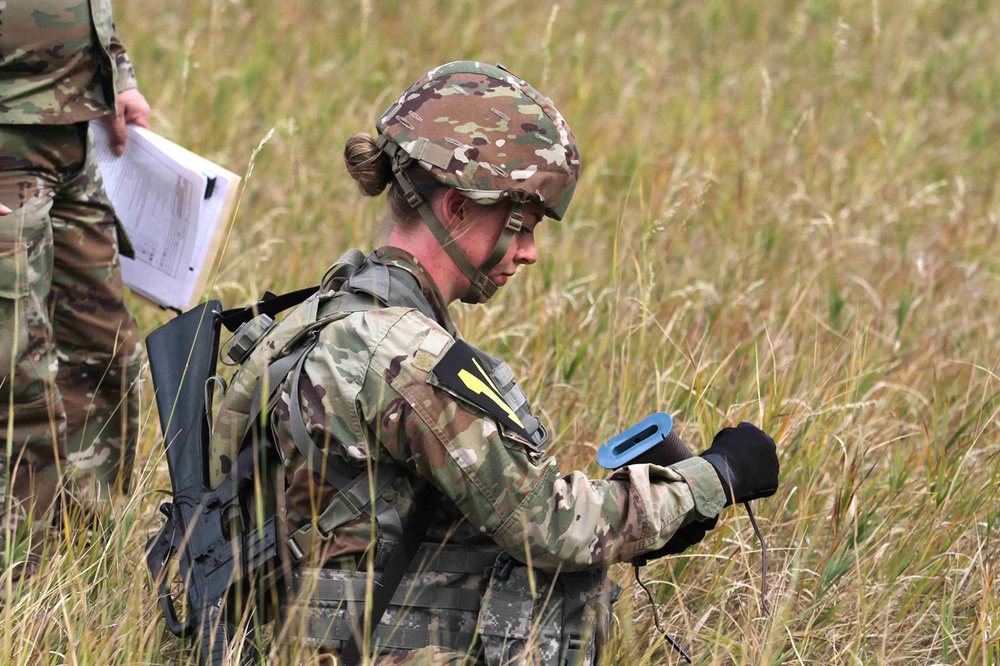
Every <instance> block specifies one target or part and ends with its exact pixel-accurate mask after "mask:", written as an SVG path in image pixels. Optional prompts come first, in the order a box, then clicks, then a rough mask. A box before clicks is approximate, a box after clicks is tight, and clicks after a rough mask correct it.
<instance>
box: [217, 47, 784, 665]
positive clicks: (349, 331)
mask: <svg viewBox="0 0 1000 666" xmlns="http://www.w3.org/2000/svg"><path fill="white" fill-rule="evenodd" d="M377 130H378V137H377V138H376V139H373V138H371V137H370V136H368V135H366V134H359V135H355V136H354V137H352V138H351V139H350V140H349V141H348V143H347V146H346V149H345V158H346V162H347V167H348V171H349V172H350V174H351V175H352V177H353V178H354V179H355V180H356V181H357V182H358V184H359V186H360V188H361V190H362V191H363V192H364V193H365V194H367V195H370V196H376V195H378V194H380V193H381V192H382V191H383V190H384V189H385V188H386V187H389V192H388V199H389V201H388V207H389V216H390V218H391V222H392V225H393V226H392V230H391V233H390V235H389V238H388V243H387V245H386V246H384V247H382V248H380V249H378V250H376V251H375V252H374V253H372V254H371V255H369V256H368V257H363V255H361V254H360V253H358V252H357V251H353V252H352V253H348V255H345V257H344V258H343V259H342V260H341V262H339V263H338V264H337V265H335V267H334V268H333V269H331V271H332V272H331V273H329V276H330V277H329V279H327V280H326V281H325V284H324V286H323V287H322V288H321V289H320V291H319V293H318V294H317V295H316V296H314V297H312V298H310V299H309V300H307V301H306V302H305V303H303V304H302V305H301V306H299V307H298V308H297V309H296V310H294V311H293V312H292V313H290V314H289V316H288V317H286V319H285V320H284V321H283V322H282V323H281V324H280V325H278V326H276V327H274V328H272V329H271V330H270V332H269V333H267V335H266V336H265V337H264V338H263V339H262V341H261V342H260V343H259V344H258V345H257V346H256V348H255V350H254V352H253V355H252V356H251V357H250V359H249V360H248V361H247V362H246V363H245V364H244V366H243V368H242V369H241V371H240V372H239V373H238V374H237V376H236V378H235V379H234V386H233V388H232V389H231V390H230V391H229V392H228V394H227V396H226V398H225V401H224V402H223V404H222V407H221V410H220V414H219V415H218V417H217V419H216V423H215V427H214V433H213V442H214V443H215V445H216V446H221V447H222V448H223V449H225V448H226V447H228V448H229V450H230V453H229V454H228V455H224V456H220V457H221V458H226V459H229V460H231V459H232V457H231V455H232V449H233V448H234V447H235V446H237V445H238V443H239V442H242V441H245V439H244V437H245V436H253V437H254V438H257V437H260V438H266V439H269V440H270V441H272V442H274V444H275V445H276V446H277V448H278V449H279V451H280V454H281V458H282V461H283V469H284V482H285V484H286V488H285V491H284V493H283V499H284V507H283V508H282V512H283V515H284V520H285V525H286V526H287V529H288V530H289V533H290V534H291V538H290V539H289V541H288V543H289V546H290V550H291V553H292V556H293V557H294V558H295V559H297V560H298V564H297V566H296V567H295V574H294V577H293V578H294V581H295V586H294V588H295V589H294V590H293V595H292V596H293V597H295V598H294V599H292V600H290V602H289V605H288V607H287V608H286V617H287V619H288V622H287V623H286V628H287V630H288V631H289V632H290V633H293V634H298V635H300V636H301V635H305V637H306V639H307V640H309V641H311V642H313V643H316V642H319V643H322V644H324V645H326V646H328V647H333V648H338V649H343V650H344V651H345V654H344V656H345V657H346V659H345V661H346V662H347V663H351V662H352V661H353V660H354V659H356V657H357V654H358V652H359V651H360V649H359V647H358V646H357V645H356V642H357V641H355V644H352V641H351V637H352V634H353V635H354V637H355V639H360V642H361V645H362V646H364V645H368V643H367V641H368V634H367V632H362V631H359V628H361V627H367V626H368V624H367V623H368V622H369V621H371V620H368V619H366V618H364V617H363V615H362V614H361V613H360V610H361V607H360V606H361V604H362V603H363V601H364V599H365V591H366V586H368V587H370V578H371V576H373V575H375V576H382V577H381V578H379V579H378V580H379V585H378V586H376V589H379V588H385V587H394V585H392V584H389V583H387V581H389V580H391V579H392V578H393V574H392V573H390V571H394V572H396V573H397V575H396V577H397V578H398V575H401V574H399V570H400V568H401V567H402V568H404V569H405V568H406V566H407V564H410V567H411V569H412V570H413V571H414V573H412V574H407V576H406V578H405V582H404V584H403V585H402V586H401V587H400V588H399V590H398V591H397V593H396V596H395V597H394V599H393V606H392V607H390V608H389V612H387V613H386V614H385V615H384V616H383V615H382V612H381V608H379V603H378V600H377V599H376V602H375V603H374V604H372V603H369V605H368V609H369V611H370V610H371V607H372V606H373V605H374V606H375V608H376V610H375V611H374V613H373V616H374V617H375V618H379V617H381V618H382V626H381V628H379V629H378V631H377V632H376V633H375V636H374V638H373V639H372V643H371V645H369V647H368V648H365V650H364V651H365V652H368V651H369V649H373V650H376V651H377V652H378V653H379V654H387V653H391V652H392V651H393V650H395V651H396V653H395V654H390V655H389V656H387V657H383V658H384V659H392V660H394V661H397V662H398V661H403V660H405V661H410V660H420V661H421V663H459V662H462V661H463V660H464V659H480V660H485V662H486V663H507V661H508V660H510V659H515V660H518V659H521V660H524V659H528V657H529V655H530V657H531V658H532V659H537V660H539V662H541V663H546V664H549V663H551V664H562V663H574V664H575V663H594V659H595V657H594V655H595V654H596V653H597V652H599V646H597V644H596V641H595V638H594V637H595V634H597V633H599V631H598V630H599V629H600V628H601V625H604V624H606V622H607V616H606V615H602V614H601V613H600V612H599V609H600V606H599V605H598V604H596V603H594V602H595V601H597V600H599V599H600V595H601V590H602V584H603V583H604V581H605V576H604V573H603V572H604V570H605V569H606V568H607V567H608V566H609V565H611V564H614V563H616V562H627V561H631V560H633V559H634V558H637V557H638V556H641V555H643V554H647V553H651V552H654V551H657V550H659V549H664V548H665V549H666V551H664V552H679V551H680V550H682V549H683V548H684V547H686V546H687V545H690V544H691V543H694V542H695V541H697V540H699V539H700V538H701V536H703V535H704V532H705V529H706V524H705V523H706V521H708V522H709V523H710V524H714V520H715V519H716V517H717V515H718V513H719V511H720V510H721V509H722V507H723V506H725V505H727V504H729V503H731V502H733V501H737V502H739V501H744V500H746V499H749V498H751V497H759V496H767V495H770V494H773V493H774V491H775V490H776V488H777V472H778V461H777V457H776V454H775V446H774V442H773V441H772V440H771V439H770V438H769V437H768V436H767V435H765V434H764V433H763V432H761V431H760V430H758V429H757V428H755V427H753V426H751V425H749V424H741V426H740V427H738V428H727V429H726V430H724V431H723V432H721V433H720V434H719V436H717V437H716V440H715V442H714V443H713V446H712V448H711V449H709V451H707V452H706V454H705V456H706V457H694V458H690V459H687V460H684V461H682V462H679V463H677V464H675V465H673V466H671V467H660V466H656V465H631V466H627V467H624V468H622V469H620V470H618V471H617V472H615V473H614V474H612V475H611V477H610V478H608V479H606V480H594V479H589V478H587V477H586V476H584V475H583V474H582V473H579V472H573V473H570V474H564V473H563V472H561V471H560V470H559V467H558V465H557V463H556V461H555V460H553V459H552V458H550V457H548V456H546V454H545V449H546V444H547V439H548V436H547V433H546V430H545V428H544V427H543V426H542V424H541V423H540V422H539V420H538V419H537V418H536V417H535V416H534V415H533V414H532V411H531V408H530V405H529V404H528V402H527V400H526V399H525V397H524V395H523V393H522V392H521V391H520V389H519V388H518V386H517V384H516V383H515V382H514V381H513V378H512V376H511V374H510V371H509V369H508V368H507V366H506V365H505V364H504V363H502V362H501V361H499V360H497V359H494V358H492V357H490V356H488V355H486V354H485V353H483V352H481V351H479V350H478V349H476V348H474V347H472V346H471V345H469V344H468V343H466V342H465V341H464V340H462V339H461V337H460V335H459V333H458V331H457V330H456V328H455V325H454V323H453V321H452V319H451V317H450V316H449V314H448V309H447V306H448V304H449V303H451V302H452V301H455V300H462V301H464V302H467V303H479V302H485V301H486V300H487V299H489V298H490V297H492V296H493V295H494V294H495V293H496V291H497V290H498V289H499V288H501V287H503V286H504V285H505V284H506V283H507V282H508V281H509V280H510V279H511V278H512V277H513V276H514V275H515V273H516V272H517V270H518V269H519V268H521V267H522V266H528V265H530V264H533V263H535V261H536V260H537V257H538V253H537V248H536V247H535V243H534V238H533V231H534V229H535V227H536V226H537V225H538V224H539V222H540V221H541V218H542V217H543V216H546V215H547V216H549V217H553V218H555V219H561V218H562V216H563V215H564V214H565V212H566V208H567V206H568V205H569V202H570V199H571V198H572V195H573V190H574V188H575V186H576V182H577V179H578V175H579V171H580V161H579V155H578V152H577V147H576V143H575V140H574V137H573V133H572V132H571V131H570V129H569V126H568V125H567V124H566V122H565V121H564V120H563V118H562V116H561V115H560V114H559V112H558V111H557V110H556V109H555V107H554V106H553V105H552V103H551V102H550V101H549V100H548V99H547V98H546V97H544V96H542V95H541V94H540V93H539V92H538V91H537V90H535V89H534V88H533V87H531V86H530V85H528V84H527V83H526V82H524V81H523V80H521V79H519V78H518V77H516V76H514V75H512V74H511V73H509V72H508V71H507V70H505V69H503V68H502V67H500V66H497V67H490V66H486V65H483V64H481V63H476V62H454V63H450V64H447V65H444V66H441V67H438V68H436V69H434V70H431V71H430V72H429V73H428V74H427V75H426V76H424V77H423V78H421V79H420V80H418V81H417V82H416V83H414V84H413V85H412V86H411V87H410V88H408V89H407V90H406V91H405V92H404V93H403V95H402V96H401V97H400V98H399V99H398V100H397V101H396V102H395V103H394V104H393V105H392V106H391V107H390V108H389V109H388V110H387V111H386V112H385V114H383V115H382V117H381V118H380V119H379V121H378V123H377ZM258 384H260V385H261V386H260V387H258ZM255 391H258V392H259V391H264V393H263V395H265V396H272V397H271V398H270V399H265V398H261V397H260V395H259V394H258V398H257V400H256V401H255V400H254V398H253V396H254V394H255ZM262 405H267V406H268V407H267V408H262ZM262 409H263V411H264V413H265V415H269V424H268V426H267V428H263V429H262V428H259V427H257V426H256V425H255V424H259V423H260V422H261V421H262V420H263V419H261V418H259V416H260V412H261V410H262ZM727 461H728V463H727ZM720 479H721V481H720ZM428 522H429V523H430V526H429V528H428V527H426V524H427V523H428ZM425 530H426V536H424V533H425ZM679 531H680V533H679V534H678V532H679ZM675 535H677V536H678V538H677V540H675V541H674V542H673V544H674V545H672V546H671V545H669V544H668V542H670V541H671V538H672V537H674V536H675ZM407 536H409V539H408V538H407ZM420 540H424V541H427V542H431V543H434V544H437V545H436V546H434V547H427V546H426V545H425V547H424V549H423V553H422V554H418V555H417V557H416V558H413V560H412V561H411V560H410V558H409V556H408V554H409V553H411V552H413V551H414V550H415V547H414V542H415V541H420ZM408 543H409V546H408V547H407V544H408ZM400 544H402V545H400ZM400 553H406V554H407V556H404V557H398V555H399V554H400ZM394 554H395V555H396V556H397V557H396V559H395V560H394V559H393V557H394ZM400 561H401V562H402V564H401V565H400ZM521 563H526V564H529V565H530V568H529V567H526V566H522V565H521ZM307 564H311V565H312V566H311V567H308V566H306V565H307ZM366 570H367V571H366ZM578 571H580V572H584V573H582V574H569V573H567V572H578ZM373 572H374V573H373ZM553 581H555V582H554V583H553ZM484 590H485V592H484ZM388 594H389V595H391V594H392V591H391V590H390V591H389V592H388ZM375 596H376V597H377V596H378V595H375ZM354 601H358V602H359V604H357V605H355V604H354V603H353V602H354ZM385 603H387V600H385ZM383 606H384V604H383ZM428 609H433V612H431V611H430V610H428ZM297 610H305V611H308V612H302V613H297ZM374 622H377V619H376V620H375V621H374ZM374 622H372V623H373V624H374ZM473 634H477V636H478V637H477V639H476V641H475V642H473ZM345 646H346V647H345ZM348 653H349V654H348ZM424 660H426V661H424Z"/></svg>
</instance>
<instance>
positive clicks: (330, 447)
mask: <svg viewBox="0 0 1000 666" xmlns="http://www.w3.org/2000/svg"><path fill="white" fill-rule="evenodd" d="M369 262H370V263H372V262H373V263H375V264H383V265H388V266H392V267H396V268H398V269H402V271H405V273H406V275H408V276H410V278H409V279H412V280H414V281H415V283H416V285H417V286H416V289H415V291H417V292H418V293H420V294H422V295H423V297H424V302H422V303H419V304H418V306H419V307H398V306H396V307H384V308H379V309H369V310H367V311H362V312H353V313H350V314H346V315H344V314H343V313H341V315H340V316H337V315H331V313H335V312H336V311H337V297H335V296H334V294H333V293H331V292H330V291H326V292H321V294H320V295H319V296H317V297H313V298H311V299H309V300H308V301H306V302H305V303H304V304H303V305H301V306H299V307H298V308H297V309H296V310H294V311H293V312H292V313H290V314H289V316H288V317H286V318H285V320H284V321H283V322H282V323H281V324H280V325H278V326H277V327H275V328H274V329H272V330H271V331H270V332H269V333H268V335H267V336H266V337H265V338H264V339H263V340H262V341H261V343H260V344H259V345H258V346H257V348H256V349H255V351H254V353H253V355H252V356H251V358H250V360H249V361H248V362H247V363H246V364H244V366H243V368H242V369H241V371H240V372H239V373H238V374H237V375H236V376H235V378H234V381H233V384H232V386H231V387H230V389H229V391H228V392H227V394H226V396H225V399H224V400H223V402H222V404H221V408H220V410H219V413H218V415H217V417H216V420H215V424H214V430H213V446H214V447H215V454H214V455H215V458H216V462H217V464H218V467H217V470H216V475H217V476H219V475H222V474H224V473H225V471H226V468H227V461H228V460H232V456H233V455H235V450H234V447H235V445H236V443H238V442H240V441H241V439H242V437H243V435H244V433H245V432H246V431H247V427H248V419H249V416H248V415H249V414H250V412H251V404H252V403H253V394H254V391H255V389H256V387H257V383H258V378H260V377H261V376H262V375H263V374H264V371H265V368H267V366H268V365H269V364H271V363H272V362H273V361H274V360H275V359H276V358H279V357H280V356H281V353H282V351H283V350H284V349H285V348H286V346H289V347H290V346H294V345H289V342H290V341H293V340H294V339H295V338H296V336H299V335H300V334H301V333H302V332H303V331H304V330H306V329H308V328H310V327H311V322H315V321H318V320H323V319H324V317H330V319H329V322H328V323H326V324H325V325H323V326H322V327H320V328H319V330H318V333H317V343H316V345H315V347H313V348H312V350H311V351H310V352H309V353H308V355H307V356H306V357H305V361H304V365H303V366H302V371H301V373H300V374H299V375H298V376H296V377H295V378H294V379H297V380H298V386H297V387H295V386H293V385H292V381H293V378H292V377H288V378H286V379H285V380H284V381H283V382H282V383H281V386H280V390H279V391H278V393H277V397H276V400H275V402H274V404H273V409H272V410H271V411H270V419H271V420H270V424H269V426H268V427H269V429H270V432H271V433H272V435H271V437H272V438H273V440H274V441H275V442H276V444H277V446H278V448H279V449H280V452H281V457H282V461H283V470H284V482H285V484H286V490H285V493H284V500H285V507H284V511H285V518H286V523H287V528H288V530H289V531H290V532H294V531H295V530H298V529H299V528H301V527H303V526H304V525H308V524H309V523H310V521H313V520H315V516H316V514H317V513H319V512H320V511H322V509H323V507H325V506H327V505H328V504H329V503H330V500H331V498H333V497H334V495H335V494H336V493H337V490H338V489H337V488H334V487H331V485H330V484H329V483H328V482H327V480H326V479H325V478H324V474H323V471H322V470H320V469H317V467H316V466H315V461H311V460H310V459H308V458H306V457H304V456H303V454H302V453H301V452H300V450H299V448H298V447H297V445H296V444H295V443H294V433H293V430H292V428H293V426H292V420H293V419H292V418H291V405H292V404H293V403H292V396H293V391H298V399H299V402H300V410H301V413H302V419H303V421H304V423H305V426H306V430H307V431H308V434H309V436H310V437H311V439H312V441H313V442H314V443H315V445H316V446H317V447H319V449H320V450H321V451H322V466H330V467H333V468H336V469H337V470H338V471H340V472H341V473H342V474H344V475H347V476H355V475H357V474H359V473H360V474H366V473H367V474H369V475H375V474H378V473H380V472H379V470H382V469H384V466H385V465H386V464H388V465H390V466H396V467H399V468H402V469H403V470H405V472H404V473H403V474H401V475H399V476H398V477H396V478H395V479H394V480H393V482H392V483H390V484H389V485H388V486H387V487H386V488H385V489H384V490H383V491H382V493H381V497H382V499H384V500H385V501H386V502H387V503H388V504H390V505H391V506H392V507H393V508H395V510H396V511H397V513H398V514H399V516H400V518H401V519H402V522H403V524H404V525H405V524H407V521H408V520H409V519H410V518H411V517H412V515H413V514H414V512H416V511H428V510H431V509H430V508H428V506H427V503H426V500H423V501H422V500H421V498H426V497H427V496H428V495H426V494H425V491H427V490H428V489H430V495H431V496H433V497H437V498H440V501H438V502H436V504H435V505H434V506H435V507H436V508H435V510H436V513H435V519H434V524H433V525H432V527H431V536H432V538H434V539H439V540H442V541H445V540H447V541H448V542H449V543H464V544H472V543H495V544H496V545H498V546H500V547H501V548H502V549H503V550H505V551H506V552H507V553H509V555H510V556H512V557H513V558H515V559H516V560H518V561H520V562H525V563H530V565H531V566H533V567H536V568H537V569H538V570H541V571H547V572H556V571H562V572H567V571H579V570H588V569H602V568H605V567H607V566H609V565H611V564H614V563H617V562H625V561H629V560H631V559H633V558H635V557H636V556H638V555H640V554H642V553H646V552H650V551H654V550H656V549H658V548H660V547H661V546H663V545H664V544H665V543H666V542H667V541H668V540H669V539H670V537H671V536H672V535H673V534H674V533H675V532H676V531H677V530H678V529H679V528H680V527H682V526H684V525H686V524H688V523H690V522H693V521H699V520H707V519H711V518H714V517H715V516H716V515H717V514H718V512H719V511H720V509H721V508H722V507H723V505H724V502H725V496H724V493H723V490H722V487H721V484H720V482H719V480H718V476H717V475H716V473H715V471H714V470H713V468H712V466H711V465H710V464H709V463H707V462H706V461H705V460H703V459H701V458H692V459H690V460H685V461H683V462H681V463H678V464H677V465H675V466H673V467H659V466H655V465H633V466H629V467H625V468H623V469H621V470H619V471H617V472H614V473H613V474H612V475H611V476H610V477H609V478H608V479H605V480H595V479H589V478H587V477H586V476H585V475H584V474H582V473H580V472H571V473H569V474H566V473H564V472H562V471H560V469H559V467H558V465H557V463H556V461H555V460H554V459H552V458H550V457H548V456H547V455H546V454H545V451H544V450H543V449H542V448H540V447H539V446H538V445H537V443H536V442H535V441H534V440H533V439H532V438H531V437H529V436H528V435H527V434H526V433H525V431H524V429H523V428H521V427H518V425H517V423H515V422H520V420H518V419H512V418H511V416H510V413H509V411H508V409H505V408H504V407H503V406H501V405H500V401H499V399H498V397H497V392H496V391H495V387H494V386H493V385H492V384H491V382H490V380H489V379H488V377H486V376H484V374H483V373H482V372H481V368H479V367H478V365H477V363H476V362H475V361H470V362H469V363H467V365H465V366H463V368H464V369H465V370H466V371H468V372H469V373H471V374H470V375H467V376H466V379H468V383H469V384H471V385H475V386H477V387H478V389H479V390H480V391H481V392H482V393H483V394H484V395H486V396H487V397H491V398H493V400H492V402H493V403H494V404H495V405H496V407H495V408H491V407H490V406H489V403H490V402H491V401H489V400H487V401H486V402H483V401H478V402H473V401H470V400H469V399H468V398H467V397H466V396H465V395H463V393H462V392H461V391H458V390H456V387H455V385H454V384H453V383H452V382H450V380H448V379H444V377H445V373H443V372H442V367H443V366H444V364H445V363H446V360H447V359H449V358H451V356H450V352H452V351H453V350H460V349H461V348H462V346H463V345H465V343H464V341H462V340H461V337H460V336H459V334H458V331H457V330H456V329H455V326H454V323H453V322H452V319H451V318H450V316H449V314H448V311H447V309H446V307H445V305H444V303H443V301H442V299H441V297H440V294H439V292H438V290H437V288H436V286H435V285H434V283H433V282H432V281H431V279H430V277H429V276H428V275H427V273H426V272H425V271H424V270H423V269H422V267H421V266H419V265H418V264H417V262H416V260H415V259H414V258H413V257H412V256H410V255H409V254H408V253H406V252H404V251H402V250H399V249H396V248H382V249H380V250H378V251H377V252H376V253H375V255H373V257H371V258H370V259H369ZM390 300H391V299H390ZM453 374H454V373H452V375H449V376H453ZM268 390H269V389H267V388H265V391H268ZM484 405H485V406H484ZM529 411H530V408H529ZM220 463H221V464H220ZM375 465H379V467H376V466H375ZM373 530H374V531H373ZM382 536H383V535H382V534H381V527H380V526H379V525H378V524H375V525H374V527H373V521H372V520H371V519H370V518H368V517H364V516H363V517H359V518H357V519H356V520H354V521H352V522H349V523H347V524H344V525H342V526H341V527H338V528H337V529H335V530H334V531H333V532H332V534H331V535H330V536H329V538H327V539H325V540H322V541H315V542H313V544H312V546H313V551H314V552H313V556H314V557H318V558H319V559H320V560H321V562H324V563H325V564H326V565H327V566H328V567H329V566H335V567H338V568H341V569H348V570H350V569H356V568H358V567H359V566H362V568H363V562H364V559H363V558H362V556H363V555H364V554H366V553H371V551H372V547H373V545H374V546H375V551H376V552H375V556H376V560H377V555H378V552H377V550H378V547H379V546H378V544H379V543H380V540H381V538H382ZM417 658H420V659H427V660H429V661H421V662H420V663H441V664H444V663H453V662H456V663H461V660H462V655H461V654H456V653H454V652H453V651H449V650H445V649H441V648H435V647H428V648H426V649H424V650H420V651H418V652H417V653H409V654H403V655H400V654H397V655H393V656H392V657H391V659H392V660H393V661H392V662H391V663H403V661H406V660H413V659H417ZM387 663H388V662H387Z"/></svg>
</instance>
